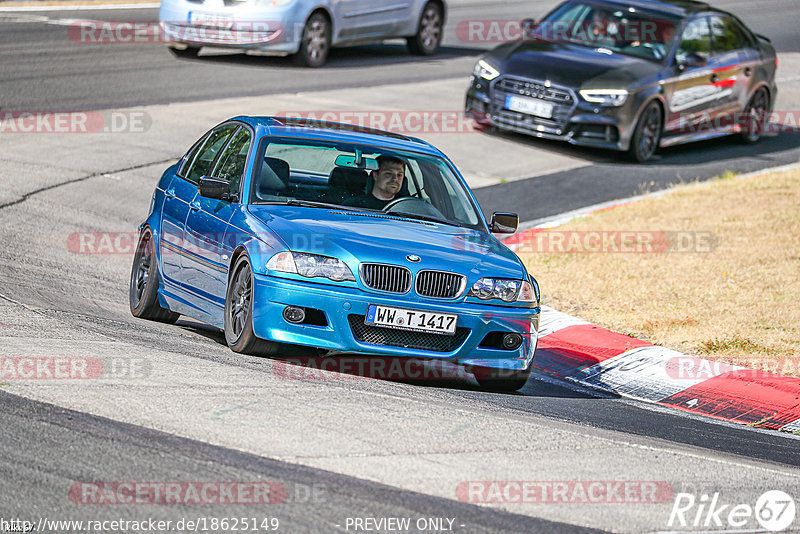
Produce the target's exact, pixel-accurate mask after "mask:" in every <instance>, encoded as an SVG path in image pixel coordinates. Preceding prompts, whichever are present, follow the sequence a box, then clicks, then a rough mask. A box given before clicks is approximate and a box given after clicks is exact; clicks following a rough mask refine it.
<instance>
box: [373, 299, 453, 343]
mask: <svg viewBox="0 0 800 534" xmlns="http://www.w3.org/2000/svg"><path fill="white" fill-rule="evenodd" d="M457 321H458V315H456V314H454V313H437V312H429V311H422V310H407V309H404V308H390V307H389V306H378V305H377V304H370V305H369V307H368V308H367V316H366V317H365V318H364V323H365V324H369V325H373V326H384V327H386V328H397V329H399V330H411V331H413V332H432V333H434V334H445V335H448V336H452V335H453V334H455V333H456V322H457Z"/></svg>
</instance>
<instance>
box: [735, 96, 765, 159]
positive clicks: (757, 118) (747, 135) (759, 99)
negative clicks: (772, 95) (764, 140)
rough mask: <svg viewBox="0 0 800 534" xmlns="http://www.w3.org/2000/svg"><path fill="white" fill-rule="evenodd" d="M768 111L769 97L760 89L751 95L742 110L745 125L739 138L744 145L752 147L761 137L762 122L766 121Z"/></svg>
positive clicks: (762, 130) (762, 133)
mask: <svg viewBox="0 0 800 534" xmlns="http://www.w3.org/2000/svg"><path fill="white" fill-rule="evenodd" d="M768 109H769V95H768V94H767V91H766V90H765V89H764V88H763V87H762V88H760V89H758V90H756V92H755V93H753V96H752V97H750V101H749V102H747V107H745V108H744V116H745V117H746V119H745V120H746V121H747V124H745V125H744V129H743V130H742V132H741V134H740V136H741V137H740V138H741V140H742V141H743V142H744V143H746V144H748V145H752V144H754V143H757V142H758V141H759V140H760V139H761V137H763V135H764V121H766V119H767V111H768Z"/></svg>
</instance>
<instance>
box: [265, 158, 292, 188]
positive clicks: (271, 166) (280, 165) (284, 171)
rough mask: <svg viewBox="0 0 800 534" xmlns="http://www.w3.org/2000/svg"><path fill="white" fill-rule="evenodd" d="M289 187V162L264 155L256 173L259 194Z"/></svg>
mask: <svg viewBox="0 0 800 534" xmlns="http://www.w3.org/2000/svg"><path fill="white" fill-rule="evenodd" d="M287 187H289V163H287V162H286V161H284V160H282V159H278V158H270V157H265V158H264V161H263V162H262V164H261V169H260V172H259V174H258V192H259V194H267V195H268V194H271V193H274V192H277V191H283V190H285V189H286V188H287Z"/></svg>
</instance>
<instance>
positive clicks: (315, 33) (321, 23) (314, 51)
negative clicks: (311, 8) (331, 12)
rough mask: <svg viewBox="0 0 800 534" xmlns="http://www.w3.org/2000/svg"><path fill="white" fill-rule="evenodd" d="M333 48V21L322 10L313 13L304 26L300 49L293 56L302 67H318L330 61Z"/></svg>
mask: <svg viewBox="0 0 800 534" xmlns="http://www.w3.org/2000/svg"><path fill="white" fill-rule="evenodd" d="M330 50H331V23H330V21H329V20H328V17H327V16H325V15H324V14H323V13H322V12H320V11H317V12H316V13H313V14H312V15H311V16H310V17H308V20H307V21H306V25H305V26H304V27H303V36H302V37H301V38H300V49H299V50H298V51H297V53H296V54H295V55H294V56H293V57H292V60H293V61H294V62H295V64H297V65H300V66H301V67H311V68H317V67H321V66H323V65H324V64H325V62H326V61H328V53H329V52H330Z"/></svg>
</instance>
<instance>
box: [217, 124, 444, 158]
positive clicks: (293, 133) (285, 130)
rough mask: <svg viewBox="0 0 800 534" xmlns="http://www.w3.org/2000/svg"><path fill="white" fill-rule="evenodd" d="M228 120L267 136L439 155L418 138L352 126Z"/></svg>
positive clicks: (428, 144)
mask: <svg viewBox="0 0 800 534" xmlns="http://www.w3.org/2000/svg"><path fill="white" fill-rule="evenodd" d="M230 120H238V121H242V122H246V123H248V124H250V125H251V126H253V128H257V127H259V126H261V127H264V128H265V129H266V130H267V132H268V135H270V136H275V137H286V138H302V139H318V140H324V141H339V142H345V143H356V144H366V145H375V146H380V147H385V148H391V149H395V150H411V151H415V152H424V153H427V154H435V155H437V156H441V155H442V153H441V152H440V151H439V150H438V149H436V148H435V147H434V146H433V145H431V144H430V143H428V142H427V141H423V140H422V139H418V138H416V137H410V136H406V135H402V134H398V133H395V132H387V131H384V130H377V129H374V128H367V127H364V126H358V125H355V124H344V123H338V122H329V121H318V120H309V119H300V118H292V117H267V116H263V117H255V116H239V117H234V118H232V119H230Z"/></svg>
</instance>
